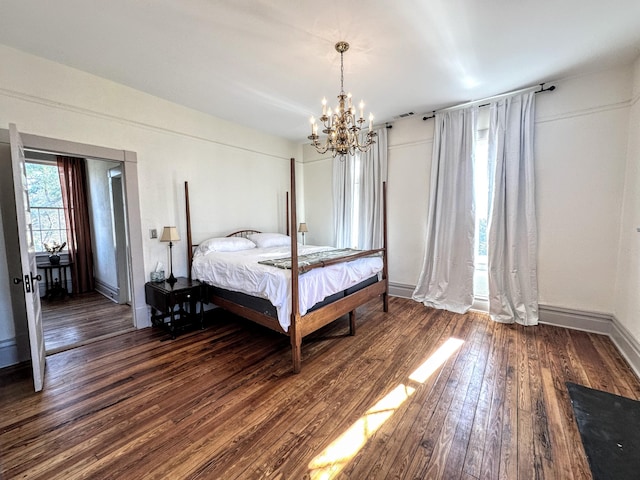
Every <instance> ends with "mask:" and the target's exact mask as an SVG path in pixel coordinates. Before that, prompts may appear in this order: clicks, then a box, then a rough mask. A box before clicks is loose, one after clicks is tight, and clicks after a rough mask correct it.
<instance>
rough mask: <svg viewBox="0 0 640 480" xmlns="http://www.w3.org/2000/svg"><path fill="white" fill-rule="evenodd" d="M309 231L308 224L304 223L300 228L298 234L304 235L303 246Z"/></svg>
mask: <svg viewBox="0 0 640 480" xmlns="http://www.w3.org/2000/svg"><path fill="white" fill-rule="evenodd" d="M308 231H309V229H308V228H307V224H306V223H304V222H302V223H301V224H300V227H299V228H298V232H300V233H302V244H303V245H304V234H305V233H307V232H308Z"/></svg>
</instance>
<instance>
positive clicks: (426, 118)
mask: <svg viewBox="0 0 640 480" xmlns="http://www.w3.org/2000/svg"><path fill="white" fill-rule="evenodd" d="M538 87H539V88H540V90H536V91H535V92H534V93H542V92H553V91H554V90H555V89H556V86H555V85H551V86H550V87H547V88H545V87H544V83H541V84H539V85H536V86H534V87H527V88H522V89H520V90H514V91H512V92H507V93H501V94H499V95H493V96H492V97H485V98H481V99H479V100H473V101H471V102H466V103H461V104H459V105H453V106H451V107H445V108H441V109H439V110H434V111H433V112H431V116H429V117H427V116H425V117H422V120H429V119H430V118H434V117H435V116H436V112H446V111H447V110H457V109H458V108H464V107H470V106H471V105H475V104H477V103H482V102H488V101H489V100H495V99H497V98H502V97H507V96H511V95H516V94H518V93H525V92H530V91H531V90H533V89H536V88H538ZM487 105H489V104H488V103H482V105H478V107H486V106H487Z"/></svg>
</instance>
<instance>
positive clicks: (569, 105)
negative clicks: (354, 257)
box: [305, 67, 640, 314]
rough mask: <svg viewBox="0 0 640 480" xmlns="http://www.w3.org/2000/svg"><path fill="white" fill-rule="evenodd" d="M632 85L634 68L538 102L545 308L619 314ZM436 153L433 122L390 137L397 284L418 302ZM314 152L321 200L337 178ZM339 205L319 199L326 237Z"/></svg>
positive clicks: (415, 120) (392, 262)
mask: <svg viewBox="0 0 640 480" xmlns="http://www.w3.org/2000/svg"><path fill="white" fill-rule="evenodd" d="M632 78H633V76H632V70H631V67H621V68H617V69H613V70H608V71H604V72H600V73H595V74H591V75H585V76H581V77H575V78H568V79H565V80H562V81H558V82H555V85H556V86H557V89H556V90H555V91H554V92H552V93H544V94H540V95H538V96H537V112H536V176H537V178H536V183H537V192H536V202H537V209H538V210H537V214H538V225H539V263H538V273H539V289H540V297H539V298H540V303H541V304H546V305H552V306H557V307H565V308H571V309H576V310H583V311H593V312H605V313H609V314H612V313H613V312H614V303H615V302H614V298H615V288H614V285H615V281H616V267H617V252H618V241H619V231H620V221H621V217H620V215H621V205H622V191H623V187H624V180H625V176H624V172H625V159H626V150H627V136H628V135H627V131H628V111H629V99H630V98H631V87H632ZM496 93H500V92H496ZM636 108H637V107H636ZM636 130H638V129H636ZM432 148H433V120H427V121H423V120H422V115H416V116H414V117H409V118H405V119H401V120H397V121H395V122H394V124H393V128H392V129H390V130H389V184H388V193H389V198H388V207H389V210H388V213H389V224H388V227H389V280H390V283H391V286H392V288H394V287H395V288H396V291H403V293H408V294H410V293H411V290H412V289H413V287H414V286H415V284H416V282H417V280H418V277H419V274H420V271H421V265H422V261H423V255H424V239H425V236H426V218H427V212H428V202H429V189H430V173H431V156H432ZM307 151H308V150H306V149H305V174H306V173H307V172H308V171H309V170H310V169H312V170H313V175H305V183H306V191H307V193H309V194H311V192H316V191H319V190H320V189H321V188H322V187H321V186H319V185H318V184H317V183H318V182H326V181H327V179H329V178H331V171H330V163H329V162H324V163H323V162H321V161H317V160H315V159H314V160H313V161H312V162H311V163H310V164H307V157H306V153H307ZM634 178H637V175H635V177H634ZM325 205H327V206H325ZM636 205H637V199H636ZM330 206H331V205H330V204H329V203H328V202H326V201H324V200H323V201H322V203H319V201H318V200H316V199H313V198H312V197H311V195H309V196H308V197H307V199H306V212H307V223H308V224H310V225H312V224H314V223H316V222H324V226H321V229H322V228H324V229H326V230H327V231H330V230H331V225H329V224H328V223H327V221H328V219H330V217H329V216H328V215H327V214H326V212H325V210H323V208H324V209H326V208H330ZM636 215H637V212H636ZM635 221H636V222H637V217H636V220H635ZM634 225H635V224H634ZM639 225H640V224H639ZM315 228H317V227H314V229H315ZM636 242H637V239H636ZM636 291H638V290H637V289H636Z"/></svg>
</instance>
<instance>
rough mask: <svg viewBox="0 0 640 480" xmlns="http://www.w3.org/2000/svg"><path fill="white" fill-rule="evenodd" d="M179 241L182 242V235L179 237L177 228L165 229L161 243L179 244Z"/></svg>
mask: <svg viewBox="0 0 640 480" xmlns="http://www.w3.org/2000/svg"><path fill="white" fill-rule="evenodd" d="M178 240H180V235H178V229H177V228H176V227H164V230H162V236H161V237H160V241H161V242H177V241H178Z"/></svg>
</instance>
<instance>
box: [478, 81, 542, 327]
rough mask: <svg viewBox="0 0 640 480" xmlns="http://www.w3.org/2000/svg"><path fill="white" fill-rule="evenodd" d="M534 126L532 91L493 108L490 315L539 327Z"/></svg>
mask: <svg viewBox="0 0 640 480" xmlns="http://www.w3.org/2000/svg"><path fill="white" fill-rule="evenodd" d="M534 122H535V93H534V92H529V93H525V94H522V95H515V96H512V97H508V98H505V99H502V100H500V101H497V102H495V103H492V104H491V107H490V123H489V164H490V176H489V179H490V180H489V182H490V190H492V191H491V196H490V198H491V203H490V207H489V225H488V234H487V253H488V274H489V313H490V315H491V318H492V319H493V320H496V321H498V322H504V323H512V322H514V321H515V322H517V323H521V324H523V325H536V324H537V323H538V280H537V227H536V212H535V182H534V159H533V141H534Z"/></svg>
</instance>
